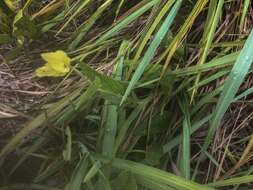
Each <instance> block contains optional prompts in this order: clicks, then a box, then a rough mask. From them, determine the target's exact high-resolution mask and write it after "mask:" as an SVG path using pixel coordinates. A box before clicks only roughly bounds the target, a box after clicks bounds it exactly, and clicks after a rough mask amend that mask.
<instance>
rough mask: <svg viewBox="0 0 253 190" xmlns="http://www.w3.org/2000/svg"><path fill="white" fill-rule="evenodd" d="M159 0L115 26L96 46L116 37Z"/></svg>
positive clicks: (99, 39) (101, 37)
mask: <svg viewBox="0 0 253 190" xmlns="http://www.w3.org/2000/svg"><path fill="white" fill-rule="evenodd" d="M157 2H159V0H153V1H150V2H149V3H146V4H145V5H144V6H142V7H141V8H140V9H138V10H137V11H135V12H134V13H132V14H131V15H129V16H128V17H126V18H125V19H123V20H122V21H121V22H119V23H118V24H117V25H115V26H114V27H113V28H111V29H110V30H109V31H107V32H106V33H104V34H103V35H102V36H100V37H99V38H98V39H97V41H95V43H96V44H100V43H101V42H103V41H105V40H107V39H109V38H110V37H112V36H114V35H116V34H117V33H118V32H119V31H120V30H121V29H123V28H124V27H126V26H127V25H128V24H130V23H131V22H132V21H133V20H135V19H136V18H138V17H139V16H141V15H142V14H143V13H145V12H146V11H147V10H149V9H150V8H151V7H153V6H154V5H155V4H156V3H157Z"/></svg>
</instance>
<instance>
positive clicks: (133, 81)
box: [120, 0, 182, 105]
mask: <svg viewBox="0 0 253 190" xmlns="http://www.w3.org/2000/svg"><path fill="white" fill-rule="evenodd" d="M181 3H182V1H181V0H178V1H177V2H176V3H175V5H174V6H173V7H172V9H171V11H170V13H169V14H168V16H167V18H166V19H165V21H164V22H163V24H162V26H161V28H160V29H159V30H158V32H157V34H156V35H155V38H154V40H153V41H152V43H151V44H150V46H149V48H148V50H147V51H146V53H145V55H144V57H143V59H142V60H141V61H140V63H139V65H138V67H137V69H136V71H135V73H134V75H133V77H132V79H131V81H130V83H129V85H128V87H127V89H126V92H125V94H124V96H123V97H122V100H121V103H120V104H121V105H122V104H123V103H124V101H125V100H126V99H127V97H128V95H129V94H130V93H131V91H132V89H133V88H134V86H135V85H136V83H137V82H138V80H139V79H140V78H141V76H142V74H143V72H144V70H145V68H146V67H147V66H148V64H149V63H150V61H151V60H152V58H153V57H154V55H155V52H156V50H157V48H158V47H159V45H160V43H161V41H162V40H163V38H164V37H165V35H166V33H167V32H168V30H169V28H170V26H171V24H172V22H173V20H174V18H175V16H176V14H177V12H178V10H179V8H180V6H181Z"/></svg>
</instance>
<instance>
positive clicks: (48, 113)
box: [0, 89, 82, 163]
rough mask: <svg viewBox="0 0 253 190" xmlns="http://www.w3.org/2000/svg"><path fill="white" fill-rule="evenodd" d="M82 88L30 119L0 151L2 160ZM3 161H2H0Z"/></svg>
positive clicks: (0, 159)
mask: <svg viewBox="0 0 253 190" xmlns="http://www.w3.org/2000/svg"><path fill="white" fill-rule="evenodd" d="M81 90H82V89H78V90H75V91H74V92H72V93H71V94H70V95H69V96H67V97H65V98H63V99H62V100H60V101H59V102H57V103H55V104H53V105H52V106H51V107H50V108H49V109H48V110H47V111H46V112H45V113H42V114H40V115H39V116H37V117H36V118H34V119H33V120H32V121H30V122H29V123H28V124H27V125H25V126H24V128H23V129H21V131H20V132H18V133H17V134H16V135H15V136H14V137H13V138H12V139H11V140H10V142H9V143H8V144H7V145H5V147H4V148H3V149H2V150H1V152H0V161H2V160H3V159H4V156H5V155H6V154H8V153H10V152H11V151H13V150H14V149H15V148H17V145H19V143H20V142H21V141H22V140H23V139H24V138H25V137H26V136H27V135H28V134H29V133H30V132H32V131H33V130H35V129H37V128H38V127H40V126H41V125H43V124H45V123H46V122H47V121H48V118H51V117H53V116H55V115H56V114H57V113H59V112H60V111H61V110H62V109H63V108H64V107H66V106H67V105H68V104H69V102H70V101H71V100H73V99H75V98H76V97H77V96H78V95H79V94H80V92H81ZM0 163H1V162H0Z"/></svg>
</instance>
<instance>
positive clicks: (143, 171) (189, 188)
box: [96, 156, 213, 190]
mask: <svg viewBox="0 0 253 190" xmlns="http://www.w3.org/2000/svg"><path fill="white" fill-rule="evenodd" d="M96 158H97V159H98V160H100V161H101V162H104V163H111V165H112V166H113V167H115V168H118V169H122V170H126V171H129V172H131V173H133V174H135V175H137V176H141V177H143V178H146V179H148V180H151V181H154V182H157V183H159V184H164V185H168V186H171V187H174V188H176V189H184V190H213V188H211V187H208V186H205V185H200V184H198V183H195V182H192V181H188V180H186V179H183V178H181V177H179V176H176V175H174V174H171V173H168V172H165V171H163V170H160V169H156V168H153V167H150V166H146V165H144V164H140V163H136V162H133V161H128V160H121V159H113V160H111V159H107V158H105V157H101V156H96Z"/></svg>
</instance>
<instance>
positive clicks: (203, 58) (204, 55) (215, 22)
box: [191, 0, 224, 102]
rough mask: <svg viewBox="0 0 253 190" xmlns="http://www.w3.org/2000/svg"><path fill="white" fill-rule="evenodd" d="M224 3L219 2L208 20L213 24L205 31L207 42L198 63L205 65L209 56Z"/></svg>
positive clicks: (193, 92) (194, 91)
mask: <svg viewBox="0 0 253 190" xmlns="http://www.w3.org/2000/svg"><path fill="white" fill-rule="evenodd" d="M212 2H214V1H212ZM223 4H224V0H220V1H219V2H218V5H217V9H216V11H215V15H214V17H213V18H212V19H211V21H209V20H208V22H210V23H211V24H210V28H209V27H206V30H208V33H207V32H206V31H205V32H206V33H207V39H206V42H205V46H204V47H203V52H202V56H201V58H200V60H199V62H198V63H197V65H203V64H204V63H205V61H206V59H207V56H208V53H209V51H210V47H211V45H212V41H213V38H214V34H215V30H216V28H217V25H218V21H219V18H220V15H221V13H222V7H223ZM211 9H212V7H211ZM212 11H213V10H212ZM204 37H205V36H204ZM204 41H205V39H204ZM200 76H201V73H198V75H197V77H196V80H195V83H194V89H193V91H192V96H191V102H192V101H193V99H194V96H195V93H196V92H197V89H198V88H197V85H198V83H199V80H200Z"/></svg>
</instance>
